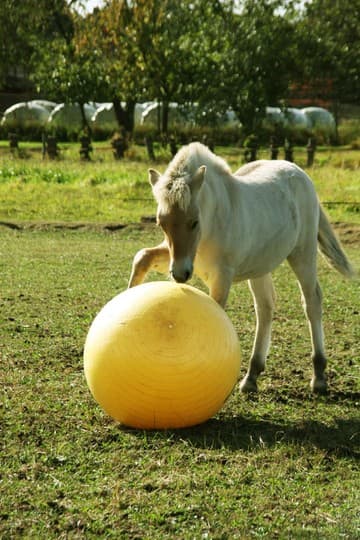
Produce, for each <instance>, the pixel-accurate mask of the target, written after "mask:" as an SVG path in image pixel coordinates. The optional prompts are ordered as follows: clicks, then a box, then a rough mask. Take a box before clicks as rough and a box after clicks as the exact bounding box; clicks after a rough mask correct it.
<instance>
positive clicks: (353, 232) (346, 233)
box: [0, 216, 360, 246]
mask: <svg viewBox="0 0 360 540" xmlns="http://www.w3.org/2000/svg"><path fill="white" fill-rule="evenodd" d="M154 223H155V217H154V216H143V217H142V218H141V222H140V223H128V224H125V223H116V222H109V223H91V222H81V221H79V222H68V221H56V222H54V221H0V227H6V228H8V229H14V230H17V231H28V230H35V231H62V230H65V231H66V230H67V231H95V232H116V231H120V230H122V229H125V228H136V229H142V228H145V227H148V226H152V225H153V224H154ZM333 227H334V229H335V231H336V233H337V235H338V237H339V238H340V240H341V242H342V243H343V244H345V245H346V244H348V245H352V246H358V245H359V246H360V224H358V223H339V222H338V223H333Z"/></svg>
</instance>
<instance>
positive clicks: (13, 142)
mask: <svg viewBox="0 0 360 540" xmlns="http://www.w3.org/2000/svg"><path fill="white" fill-rule="evenodd" d="M8 137H9V146H10V152H11V153H14V152H15V151H16V150H19V140H18V136H17V135H16V133H9V135H8Z"/></svg>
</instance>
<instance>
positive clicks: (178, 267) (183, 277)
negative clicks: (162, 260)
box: [170, 261, 193, 283]
mask: <svg viewBox="0 0 360 540" xmlns="http://www.w3.org/2000/svg"><path fill="white" fill-rule="evenodd" d="M192 274H193V265H192V263H191V262H190V261H185V263H183V264H175V263H173V264H172V265H171V266H170V276H171V277H172V279H173V280H174V281H176V282H177V283H186V282H187V281H188V280H189V279H190V278H191V276H192Z"/></svg>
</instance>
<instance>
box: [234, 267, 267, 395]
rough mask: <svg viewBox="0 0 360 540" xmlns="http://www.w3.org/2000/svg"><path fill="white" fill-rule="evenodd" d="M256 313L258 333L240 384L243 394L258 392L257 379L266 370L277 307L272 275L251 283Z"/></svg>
mask: <svg viewBox="0 0 360 540" xmlns="http://www.w3.org/2000/svg"><path fill="white" fill-rule="evenodd" d="M249 286H250V290H251V292H252V295H253V298H254V304H255V312H256V333H255V341H254V346H253V350H252V354H251V358H250V363H249V369H248V372H247V374H246V375H245V377H244V378H243V380H242V381H241V383H240V390H241V391H242V392H257V378H258V376H259V375H260V373H261V372H262V371H264V369H265V361H266V356H267V353H268V350H269V347H270V340H271V323H272V317H273V312H274V307H275V291H274V287H273V283H272V278H271V274H266V275H265V276H263V277H261V278H258V279H251V280H250V281H249Z"/></svg>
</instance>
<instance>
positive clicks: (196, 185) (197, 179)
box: [190, 165, 206, 194]
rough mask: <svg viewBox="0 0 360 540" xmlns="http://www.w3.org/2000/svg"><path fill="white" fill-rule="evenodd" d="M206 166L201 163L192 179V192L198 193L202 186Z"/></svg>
mask: <svg viewBox="0 0 360 540" xmlns="http://www.w3.org/2000/svg"><path fill="white" fill-rule="evenodd" d="M205 172H206V166H205V165H201V167H199V168H198V170H197V171H196V173H195V174H194V176H193V177H192V179H191V182H190V189H191V192H192V193H194V194H195V193H197V192H198V191H199V189H200V188H201V186H202V183H203V181H204V178H205Z"/></svg>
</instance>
